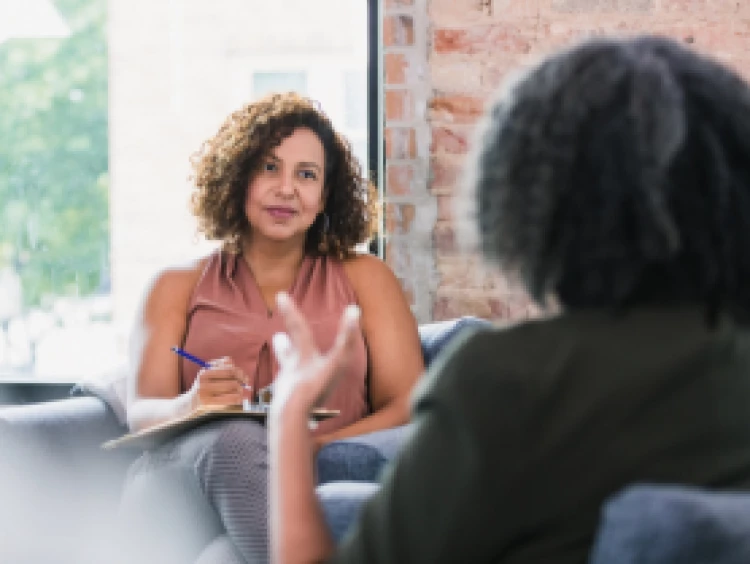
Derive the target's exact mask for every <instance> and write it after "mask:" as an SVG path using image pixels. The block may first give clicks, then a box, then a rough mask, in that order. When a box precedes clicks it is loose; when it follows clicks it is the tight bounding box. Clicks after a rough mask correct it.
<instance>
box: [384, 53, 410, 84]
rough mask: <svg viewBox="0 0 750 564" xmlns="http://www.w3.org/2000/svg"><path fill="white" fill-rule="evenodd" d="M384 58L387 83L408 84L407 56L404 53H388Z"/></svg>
mask: <svg viewBox="0 0 750 564" xmlns="http://www.w3.org/2000/svg"><path fill="white" fill-rule="evenodd" d="M383 59H384V66H385V83H386V85H388V86H399V85H402V84H406V67H407V62H406V56H405V55H404V54H402V53H386V54H385V56H384V57H383Z"/></svg>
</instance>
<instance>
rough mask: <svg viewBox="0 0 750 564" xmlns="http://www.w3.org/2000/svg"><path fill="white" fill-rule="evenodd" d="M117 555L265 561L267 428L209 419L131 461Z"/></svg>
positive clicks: (165, 562) (200, 562)
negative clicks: (119, 546)
mask: <svg viewBox="0 0 750 564" xmlns="http://www.w3.org/2000/svg"><path fill="white" fill-rule="evenodd" d="M120 517H121V522H122V527H123V533H124V535H125V539H126V542H125V543H124V548H123V550H122V554H121V556H123V562H139V563H140V562H143V563H149V564H150V563H152V562H153V563H154V564H156V563H159V564H171V563H173V562H174V564H190V563H196V564H219V563H221V564H235V563H236V564H254V563H256V562H257V563H266V562H268V560H269V553H268V446H267V436H266V429H265V428H264V427H263V426H261V425H259V424H258V423H255V422H253V421H248V420H244V419H243V420H240V419H236V420H229V421H218V422H214V423H210V424H207V425H204V426H201V427H198V428H197V429H194V430H193V431H191V432H190V433H188V434H186V435H184V436H182V437H178V438H176V439H174V440H172V441H170V442H169V443H166V444H165V445H163V446H161V447H159V448H158V449H155V450H153V451H150V452H146V453H144V454H143V456H141V457H140V458H139V459H138V460H137V461H136V462H134V463H133V465H132V466H131V468H130V470H129V473H128V477H127V480H126V483H125V488H124V491H123V497H122V504H121V514H120Z"/></svg>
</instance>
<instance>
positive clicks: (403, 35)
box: [383, 14, 414, 47]
mask: <svg viewBox="0 0 750 564" xmlns="http://www.w3.org/2000/svg"><path fill="white" fill-rule="evenodd" d="M383 45H384V46H385V47H409V46H411V45H414V18H413V17H412V16H409V15H405V14H398V15H395V16H386V17H385V18H384V19H383Z"/></svg>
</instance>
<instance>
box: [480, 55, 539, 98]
mask: <svg viewBox="0 0 750 564" xmlns="http://www.w3.org/2000/svg"><path fill="white" fill-rule="evenodd" d="M529 62H530V59H529V58H526V57H524V58H519V57H512V58H502V57H497V58H495V59H493V60H492V61H487V62H486V63H485V64H484V66H483V67H482V80H481V83H482V88H483V89H485V90H489V91H493V92H494V91H495V90H497V89H498V88H499V87H500V86H501V85H502V84H503V82H504V81H505V79H506V78H508V77H509V75H510V74H511V73H514V72H517V71H519V70H521V69H522V68H523V67H524V66H527V65H528V64H529Z"/></svg>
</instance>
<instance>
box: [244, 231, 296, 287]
mask: <svg viewBox="0 0 750 564" xmlns="http://www.w3.org/2000/svg"><path fill="white" fill-rule="evenodd" d="M242 255H243V257H244V260H245V261H246V262H247V264H248V266H249V267H250V270H251V271H252V272H253V276H254V277H255V279H256V282H257V283H258V284H259V285H260V286H269V285H270V286H288V285H289V284H291V281H292V280H294V278H295V276H296V274H297V270H298V269H299V266H300V264H302V260H303V259H304V258H305V248H304V246H303V245H300V244H298V243H278V242H275V241H273V242H271V241H269V242H261V241H250V240H246V241H244V242H243V244H242Z"/></svg>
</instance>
